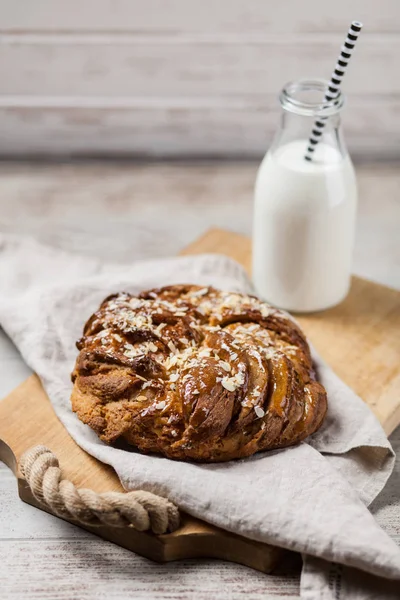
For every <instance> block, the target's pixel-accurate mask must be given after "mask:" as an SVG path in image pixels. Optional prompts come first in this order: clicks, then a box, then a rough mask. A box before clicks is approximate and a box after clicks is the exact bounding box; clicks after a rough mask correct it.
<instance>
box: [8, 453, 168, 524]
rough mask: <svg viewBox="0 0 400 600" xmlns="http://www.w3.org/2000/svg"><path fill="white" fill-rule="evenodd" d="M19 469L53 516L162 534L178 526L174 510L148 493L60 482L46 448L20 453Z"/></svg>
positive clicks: (53, 455)
mask: <svg viewBox="0 0 400 600" xmlns="http://www.w3.org/2000/svg"><path fill="white" fill-rule="evenodd" d="M20 470H21V473H22V475H23V476H24V477H25V479H26V481H27V483H28V485H29V487H30V490H31V492H32V494H33V496H34V497H35V498H36V500H37V501H38V502H40V503H41V504H44V505H45V506H46V507H47V508H49V509H50V510H51V512H53V513H54V514H56V515H57V516H59V517H63V518H64V519H68V520H73V521H77V522H78V523H82V524H83V525H92V526H96V525H97V526H99V525H110V526H112V527H128V526H131V527H133V528H135V529H137V530H138V531H147V530H148V529H151V531H153V533H156V534H161V533H166V532H167V531H174V530H175V529H177V527H178V526H179V512H178V509H177V507H176V506H175V505H174V504H172V502H170V501H169V500H167V499H166V498H163V497H162V496H156V495H155V494H152V493H151V492H145V491H143V490H138V491H134V492H126V493H120V492H105V493H103V494H97V493H96V492H93V490H88V489H83V488H82V489H79V488H77V487H75V485H74V484H73V483H72V482H71V481H69V480H68V479H62V473H61V469H60V465H59V462H58V459H57V457H56V456H55V454H53V452H51V450H49V449H48V448H46V447H45V446H35V447H34V448H31V449H30V450H28V451H27V452H25V453H24V454H23V456H22V457H21V460H20Z"/></svg>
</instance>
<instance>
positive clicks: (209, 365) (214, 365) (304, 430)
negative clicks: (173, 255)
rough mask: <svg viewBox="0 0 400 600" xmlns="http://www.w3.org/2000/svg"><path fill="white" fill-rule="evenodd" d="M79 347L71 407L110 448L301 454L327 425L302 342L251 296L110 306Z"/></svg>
mask: <svg viewBox="0 0 400 600" xmlns="http://www.w3.org/2000/svg"><path fill="white" fill-rule="evenodd" d="M77 347H78V349H79V350H80V353H79V356H78V358H77V361H76V365H75V369H74V372H73V374H72V380H73V382H74V388H73V392H72V408H73V410H74V411H75V412H76V413H77V415H78V417H79V418H80V419H81V420H82V421H83V422H84V423H87V424H88V425H89V426H90V427H91V428H92V429H93V430H94V431H95V432H96V433H97V434H98V435H99V436H100V438H101V439H102V440H104V441H105V442H107V443H110V444H111V443H115V442H117V441H119V442H121V441H122V442H125V443H127V444H130V445H132V446H135V447H136V448H138V449H139V450H141V451H142V452H146V453H149V452H156V453H160V454H163V455H165V456H167V457H168V458H175V459H181V460H196V461H205V462H213V461H225V460H231V459H235V458H242V457H246V456H250V455H252V454H254V453H255V452H259V451H261V450H267V449H271V448H282V447H284V446H290V445H292V444H295V443H297V442H299V441H301V440H303V439H304V438H305V437H307V436H308V435H310V434H311V433H313V432H314V431H316V430H317V429H318V427H319V426H320V425H321V422H322V420H323V418H324V416H325V412H326V407H327V400H326V392H325V390H324V388H323V387H322V385H320V384H319V383H318V382H317V381H316V380H315V376H314V372H313V369H312V363H311V357H310V350H309V347H308V344H307V341H306V339H305V337H304V335H303V333H302V332H301V330H300V329H299V328H298V327H297V325H296V324H295V323H293V321H292V320H291V319H290V318H289V317H288V316H287V315H285V314H284V313H282V312H280V311H279V310H277V309H275V308H272V307H270V306H268V305H267V304H265V303H264V302H261V301H260V300H258V299H257V298H254V297H252V296H246V295H242V294H237V293H229V292H222V291H219V290H216V289H214V288H212V287H205V288H201V287H199V286H195V285H174V286H170V287H164V288H161V289H155V290H150V291H148V292H143V293H142V294H140V295H139V296H138V297H135V296H132V295H130V294H126V293H121V294H117V295H114V296H110V297H108V298H106V299H105V300H104V302H103V303H102V305H101V306H100V308H99V310H98V311H97V312H96V313H95V314H94V315H93V316H92V317H91V318H90V319H89V321H88V322H87V323H86V325H85V328H84V335H83V337H82V339H81V340H79V342H77Z"/></svg>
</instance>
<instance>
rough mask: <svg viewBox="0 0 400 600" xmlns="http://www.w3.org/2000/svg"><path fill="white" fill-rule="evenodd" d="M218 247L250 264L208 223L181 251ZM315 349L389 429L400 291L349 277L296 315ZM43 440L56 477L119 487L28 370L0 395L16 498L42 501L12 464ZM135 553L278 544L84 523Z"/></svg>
mask: <svg viewBox="0 0 400 600" xmlns="http://www.w3.org/2000/svg"><path fill="white" fill-rule="evenodd" d="M201 252H219V253H223V254H226V255H228V256H230V257H232V258H234V259H236V260H237V261H238V262H240V263H241V264H243V265H244V266H245V267H246V268H247V269H249V265H250V240H249V239H248V238H246V237H244V236H242V235H238V234H234V233H229V232H226V231H221V230H212V231H209V232H208V233H206V234H205V235H204V236H203V237H201V238H200V239H199V240H197V241H196V242H194V243H193V244H192V245H191V246H190V247H188V248H187V249H186V250H185V251H184V252H183V253H182V254H198V253H201ZM298 320H299V321H300V323H301V325H302V327H303V328H304V330H305V332H306V333H307V335H308V336H309V338H310V339H311V341H312V342H313V343H314V345H315V346H316V348H317V349H318V350H319V352H320V353H321V355H322V356H323V357H324V358H325V359H326V360H327V361H328V362H329V363H330V364H331V365H332V367H333V368H334V369H335V370H336V372H337V373H338V375H339V376H340V377H342V379H343V380H344V381H346V382H347V383H348V384H349V385H350V386H351V387H352V388H353V389H354V390H355V391H356V392H357V393H358V394H359V395H360V396H361V397H362V398H363V399H364V400H365V401H366V402H367V403H368V404H369V406H370V407H371V408H372V410H373V411H374V412H375V414H376V415H377V417H378V419H379V420H380V421H381V423H382V425H383V426H384V428H385V431H386V432H387V433H388V434H389V433H390V432H391V431H393V429H394V428H395V427H396V426H397V425H398V424H399V423H400V366H399V365H400V361H399V358H400V293H399V292H396V291H395V290H391V289H389V288H386V287H383V286H380V285H376V284H373V283H370V282H368V281H365V280H362V279H359V278H354V279H353V285H352V288H351V291H350V294H349V296H348V298H347V299H346V300H345V301H344V302H343V303H342V304H341V305H340V306H338V307H336V308H333V309H330V310H328V311H325V312H323V313H318V314H312V315H307V316H300V317H298ZM37 444H44V445H46V446H48V447H49V448H50V449H51V450H52V451H53V452H54V453H55V454H56V456H57V457H58V458H59V461H60V466H61V468H62V471H63V476H64V477H66V478H68V479H70V480H72V481H73V482H74V483H75V485H77V486H78V487H88V488H92V489H93V490H95V491H96V492H105V491H122V486H121V484H120V482H119V480H118V477H117V476H116V474H115V472H114V471H113V469H111V468H110V467H108V466H106V465H104V464H102V463H99V462H98V461H97V460H95V459H94V458H92V457H91V456H89V455H88V454H86V453H85V452H84V451H83V450H81V449H80V448H79V446H77V445H76V444H75V442H74V441H73V440H72V438H71V437H70V436H69V434H68V433H67V431H66V430H65V429H64V427H63V426H62V424H61V423H60V421H58V419H57V417H56V415H55V413H54V411H53V409H52V406H51V404H50V402H49V400H48V398H47V396H46V394H45V392H44V390H43V388H42V386H41V384H40V381H39V380H38V378H37V377H36V376H35V375H33V376H31V377H30V378H29V379H28V380H27V381H26V382H24V383H23V384H22V385H20V386H19V387H18V388H17V389H16V390H15V391H13V392H12V393H11V394H10V395H9V396H8V397H7V398H5V399H4V400H2V401H1V402H0V459H1V460H3V461H4V462H5V463H6V464H8V465H9V466H10V468H12V469H13V470H14V472H15V474H16V476H17V477H18V489H19V495H20V497H21V499H22V500H24V501H25V502H28V503H29V504H32V505H34V506H37V507H38V508H41V509H42V510H44V509H43V507H42V506H41V505H39V504H38V503H37V501H36V500H35V499H34V498H33V496H32V494H31V493H30V490H29V488H28V486H27V484H26V482H25V481H24V479H23V478H22V477H21V474H20V472H19V470H18V463H19V459H20V457H21V455H22V454H23V452H25V450H27V449H29V448H31V447H32V446H35V445H37ZM85 529H87V530H89V531H92V532H93V533H95V534H97V535H100V536H102V537H104V538H105V539H107V540H110V541H113V542H115V543H117V544H119V545H121V546H124V547H125V548H128V549H130V550H133V551H134V552H137V553H138V554H141V555H143V556H146V557H148V558H151V559H153V560H156V561H159V562H167V561H171V560H177V559H181V558H196V557H215V558H221V559H225V560H229V561H234V562H238V563H241V564H244V565H247V566H250V567H253V568H255V569H258V570H260V571H264V572H270V571H271V570H272V569H273V568H274V567H275V565H276V564H277V563H278V562H279V561H280V559H281V558H282V555H283V551H282V550H280V549H278V548H275V547H272V546H268V545H267V544H261V543H258V542H253V541H251V540H247V539H245V538H242V537H239V536H237V535H234V534H230V533H227V532H225V531H222V530H220V529H218V528H216V527H213V526H211V525H208V524H206V523H203V522H201V521H199V520H197V519H194V518H193V517H190V516H189V515H185V514H183V515H182V524H181V527H180V528H179V529H178V531H176V532H174V533H171V534H166V535H161V536H156V535H153V534H152V533H143V532H137V531H135V530H133V529H131V528H126V529H117V528H112V527H85Z"/></svg>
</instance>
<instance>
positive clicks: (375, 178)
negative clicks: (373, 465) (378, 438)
mask: <svg viewBox="0 0 400 600" xmlns="http://www.w3.org/2000/svg"><path fill="white" fill-rule="evenodd" d="M255 170H256V165H255V164H253V163H202V164H190V163H181V164H180V163H174V164H170V165H168V164H163V165H161V164H138V163H136V164H133V165H132V164H129V163H113V164H109V163H100V164H99V163H97V164H95V163H88V164H77V165H65V164H64V165H57V164H53V165H29V164H20V165H18V164H7V163H3V164H0V231H13V232H21V233H30V234H33V235H35V236H36V237H38V238H40V239H41V240H43V241H45V242H47V243H49V244H52V245H54V246H58V247H62V248H65V249H69V250H71V251H74V252H81V253H87V254H95V255H100V256H103V257H104V258H105V259H106V258H108V259H109V260H120V261H126V262H129V261H130V260H133V259H135V258H138V257H150V256H152V257H153V256H160V255H165V254H173V253H176V252H177V251H179V249H180V248H181V247H183V246H184V245H185V244H187V243H189V242H190V241H191V240H192V239H193V238H194V237H196V236H197V235H199V234H201V233H202V232H204V231H205V230H206V229H207V228H209V227H212V226H218V227H226V228H228V229H232V230H236V231H240V232H243V233H250V230H251V201H252V199H251V196H252V186H253V181H254V175H255ZM398 173H399V166H398V165H395V164H394V165H389V166H387V165H386V166H384V165H367V166H363V167H359V168H358V175H359V183H360V198H361V202H360V212H359V222H358V225H359V226H358V232H357V245H356V253H355V267H354V270H355V272H356V273H357V274H360V275H362V276H364V277H369V278H370V279H373V280H375V281H379V282H381V283H385V284H387V285H391V286H392V287H396V288H399V289H400V240H399V236H398V229H399V223H400V195H399V190H400V182H399V175H398ZM28 374H29V369H28V368H27V367H26V365H25V364H24V363H23V361H22V359H21V358H20V356H19V354H18V352H17V351H16V349H15V348H14V347H13V345H12V344H11V342H10V341H9V340H8V339H7V337H6V336H5V334H4V333H3V332H0V397H3V396H5V395H6V394H7V393H8V392H10V391H11V390H12V389H13V388H14V387H15V386H16V385H18V384H19V383H20V382H22V381H23V380H24V379H25V378H26V376H27V375H28ZM391 441H392V443H393V445H394V447H395V449H396V448H397V450H398V451H400V428H399V429H398V430H397V431H396V432H395V433H394V434H393V435H392V438H391ZM399 490H400V467H399V463H397V469H396V472H395V473H394V475H393V476H392V478H391V480H390V482H389V484H388V485H387V487H386V488H385V490H384V492H383V493H382V494H381V496H380V497H379V498H378V499H377V500H376V501H375V502H374V504H373V507H372V510H373V512H374V514H375V515H376V517H377V518H378V520H379V522H380V523H381V524H382V526H383V527H384V528H385V529H386V530H387V531H388V533H389V534H390V535H392V536H393V537H394V538H395V539H396V540H397V541H398V543H400V501H399V497H398V496H399ZM298 588H299V577H298V574H297V573H293V572H292V573H290V574H286V575H285V574H281V575H274V576H266V575H262V574H261V573H257V572H255V571H252V570H250V569H247V568H245V567H240V566H237V565H233V564H229V563H223V562H221V561H209V560H202V561H189V560H188V561H182V562H179V563H175V564H169V565H156V564H153V563H151V562H149V561H148V560H146V559H143V558H141V557H138V556H135V555H134V554H132V553H130V552H129V551H127V550H124V549H122V548H119V547H117V546H114V545H113V544H111V543H108V542H105V541H102V540H100V539H98V538H96V537H95V536H93V535H91V534H89V533H86V532H83V531H82V530H80V529H78V528H76V527H74V526H72V525H69V524H67V523H64V522H63V521H61V520H59V519H56V518H54V517H51V516H50V515H47V514H45V513H43V512H41V511H38V510H36V509H34V508H32V507H30V506H27V505H24V504H23V503H22V502H20V501H19V500H18V497H17V492H16V484H15V479H14V476H13V474H12V473H11V472H10V471H9V470H8V469H7V467H5V466H4V465H2V464H1V463H0V590H1V593H0V597H1V599H2V600H8V599H13V600H14V599H16V598H17V599H19V598H24V599H26V600H33V599H35V600H36V599H38V600H45V599H51V600H61V599H65V600H74V599H76V600H89V599H90V600H92V599H94V598H96V599H103V598H104V599H105V598H107V600H117V599H118V600H119V599H121V598H124V599H129V598H135V600H136V599H141V598H143V599H164V598H170V599H182V600H183V599H194V598H196V599H200V600H201V599H203V598H204V599H205V600H206V599H207V600H209V599H210V598H215V597H218V598H229V599H235V598H237V599H239V598H244V597H246V598H247V599H252V598H256V599H261V598H266V597H268V598H271V599H274V598H276V599H278V598H279V600H282V598H297V597H298Z"/></svg>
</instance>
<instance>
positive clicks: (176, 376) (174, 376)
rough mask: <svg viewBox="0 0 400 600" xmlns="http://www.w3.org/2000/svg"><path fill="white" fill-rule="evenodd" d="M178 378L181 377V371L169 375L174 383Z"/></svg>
mask: <svg viewBox="0 0 400 600" xmlns="http://www.w3.org/2000/svg"><path fill="white" fill-rule="evenodd" d="M178 379H179V373H172V374H171V375H170V376H169V380H170V381H171V382H172V383H175V381H178Z"/></svg>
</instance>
